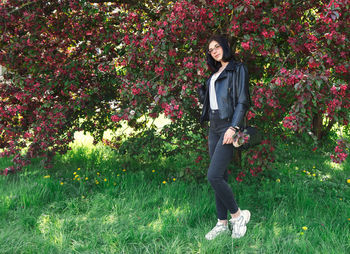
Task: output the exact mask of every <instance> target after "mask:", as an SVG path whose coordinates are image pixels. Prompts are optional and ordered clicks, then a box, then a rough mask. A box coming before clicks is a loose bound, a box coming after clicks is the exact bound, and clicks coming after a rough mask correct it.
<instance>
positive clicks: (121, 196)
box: [0, 137, 350, 254]
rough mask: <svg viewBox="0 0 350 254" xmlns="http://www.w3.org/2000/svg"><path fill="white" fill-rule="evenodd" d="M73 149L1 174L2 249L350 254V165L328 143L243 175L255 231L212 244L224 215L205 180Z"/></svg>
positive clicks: (284, 152) (287, 147)
mask: <svg viewBox="0 0 350 254" xmlns="http://www.w3.org/2000/svg"><path fill="white" fill-rule="evenodd" d="M80 140H83V139H82V137H80ZM84 142H85V141H84ZM72 147H73V149H72V150H71V151H69V152H68V153H67V154H66V155H64V156H57V157H56V158H55V167H54V168H53V169H50V170H45V169H42V167H41V166H40V164H39V163H38V161H34V162H33V164H32V165H31V166H30V167H27V168H26V170H24V171H22V172H21V173H19V174H16V175H9V176H7V177H5V176H0V253H16V254H17V253H35V254H38V253H39V254H41V253H50V254H51V253H142V254H144V253H171V254H173V253H210V254H212V253H220V254H221V253H335V254H339V253H350V183H348V182H347V179H349V178H350V167H349V163H348V162H346V163H345V164H343V165H336V164H333V163H332V162H331V161H330V158H329V155H328V154H327V152H325V151H324V150H325V149H323V150H322V149H318V150H316V151H315V152H312V151H310V150H309V149H306V148H303V147H302V146H300V144H296V143H293V142H291V141H290V142H289V143H287V144H280V145H279V146H278V149H277V150H278V151H277V154H278V157H277V158H276V163H275V168H274V169H272V170H271V171H268V172H266V173H265V174H264V175H261V176H260V177H258V178H252V177H248V178H247V179H245V181H244V182H242V183H238V182H236V181H235V180H234V179H235V174H236V173H237V172H233V174H232V176H230V184H231V186H232V188H233V190H234V193H235V195H236V199H237V201H238V204H239V206H240V207H241V208H242V209H249V210H250V211H251V213H252V218H251V221H250V223H249V224H248V231H247V234H246V236H245V237H243V238H241V239H232V238H231V237H230V236H229V235H224V236H220V237H218V238H217V239H215V240H213V241H207V240H205V238H204V235H205V234H206V233H207V231H209V230H210V229H211V228H212V227H213V226H214V225H215V223H216V216H215V205H214V195H213V191H212V190H211V188H210V186H209V184H208V183H207V182H206V181H205V179H204V180H203V181H202V182H199V183H196V182H190V181H184V180H182V179H176V178H173V177H169V175H168V174H167V172H166V169H164V167H158V166H157V164H154V165H152V166H147V167H145V168H144V170H143V171H135V170H134V169H133V168H124V167H123V166H121V165H120V164H119V160H118V155H117V154H116V153H115V152H113V151H112V150H110V149H109V148H107V147H104V146H102V145H98V146H96V147H94V146H91V145H89V144H86V143H76V144H74V145H73V146H72ZM135 163H137V162H135ZM8 164H9V160H8V159H1V160H0V167H1V168H4V167H6V166H8ZM169 166H171V167H174V165H169ZM175 166H176V165H175ZM140 167H142V165H141V166H140Z"/></svg>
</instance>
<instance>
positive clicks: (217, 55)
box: [208, 41, 224, 62]
mask: <svg viewBox="0 0 350 254" xmlns="http://www.w3.org/2000/svg"><path fill="white" fill-rule="evenodd" d="M208 51H209V53H210V55H211V56H212V57H213V58H214V60H215V61H218V62H221V60H222V57H223V55H224V52H223V50H222V47H221V46H220V44H219V43H218V42H217V41H212V42H210V43H209V49H208Z"/></svg>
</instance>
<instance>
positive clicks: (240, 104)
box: [231, 64, 250, 127]
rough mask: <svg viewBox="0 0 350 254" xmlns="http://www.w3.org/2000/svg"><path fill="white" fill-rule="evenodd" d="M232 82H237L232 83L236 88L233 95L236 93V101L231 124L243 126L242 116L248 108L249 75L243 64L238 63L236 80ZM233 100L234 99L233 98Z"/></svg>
mask: <svg viewBox="0 0 350 254" xmlns="http://www.w3.org/2000/svg"><path fill="white" fill-rule="evenodd" d="M233 82H237V83H236V84H233V85H234V86H233V87H234V89H236V91H235V93H233V96H235V94H236V98H237V102H236V105H235V107H234V108H235V111H234V113H233V117H232V121H231V126H238V127H242V126H243V119H244V116H245V114H246V112H247V110H248V108H249V106H250V105H249V101H250V99H249V90H248V89H249V76H248V69H247V67H246V66H245V65H244V64H240V65H238V66H237V70H236V80H235V81H233ZM234 101H235V100H234Z"/></svg>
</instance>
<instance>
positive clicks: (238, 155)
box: [233, 149, 242, 169]
mask: <svg viewBox="0 0 350 254" xmlns="http://www.w3.org/2000/svg"><path fill="white" fill-rule="evenodd" d="M233 163H234V165H235V166H236V167H238V168H240V169H241V168H242V151H241V150H238V149H235V152H234V154H233Z"/></svg>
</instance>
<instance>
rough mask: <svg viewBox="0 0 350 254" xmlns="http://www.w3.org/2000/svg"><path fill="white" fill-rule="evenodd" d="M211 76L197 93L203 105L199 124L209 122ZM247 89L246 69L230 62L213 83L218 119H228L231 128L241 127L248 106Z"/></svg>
mask: <svg viewBox="0 0 350 254" xmlns="http://www.w3.org/2000/svg"><path fill="white" fill-rule="evenodd" d="M213 74H214V73H213ZM213 74H212V75H213ZM212 75H211V76H210V77H209V79H208V80H207V81H206V82H205V83H204V84H203V85H202V86H201V87H200V88H199V91H198V93H199V98H200V102H201V103H203V110H202V115H201V119H200V122H201V123H202V122H203V121H208V120H209V109H210V105H209V86H210V79H211V77H212ZM248 89H249V77H248V70H247V67H246V66H245V65H244V64H243V63H240V62H235V61H230V62H229V64H228V65H227V66H226V68H225V69H224V70H223V72H221V74H220V75H219V77H218V78H217V80H216V82H215V92H216V98H217V102H218V107H219V115H220V118H221V119H228V121H230V122H231V126H238V127H242V126H243V119H244V116H245V114H246V112H247V110H248V108H249V104H250V98H249V90H248Z"/></svg>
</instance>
